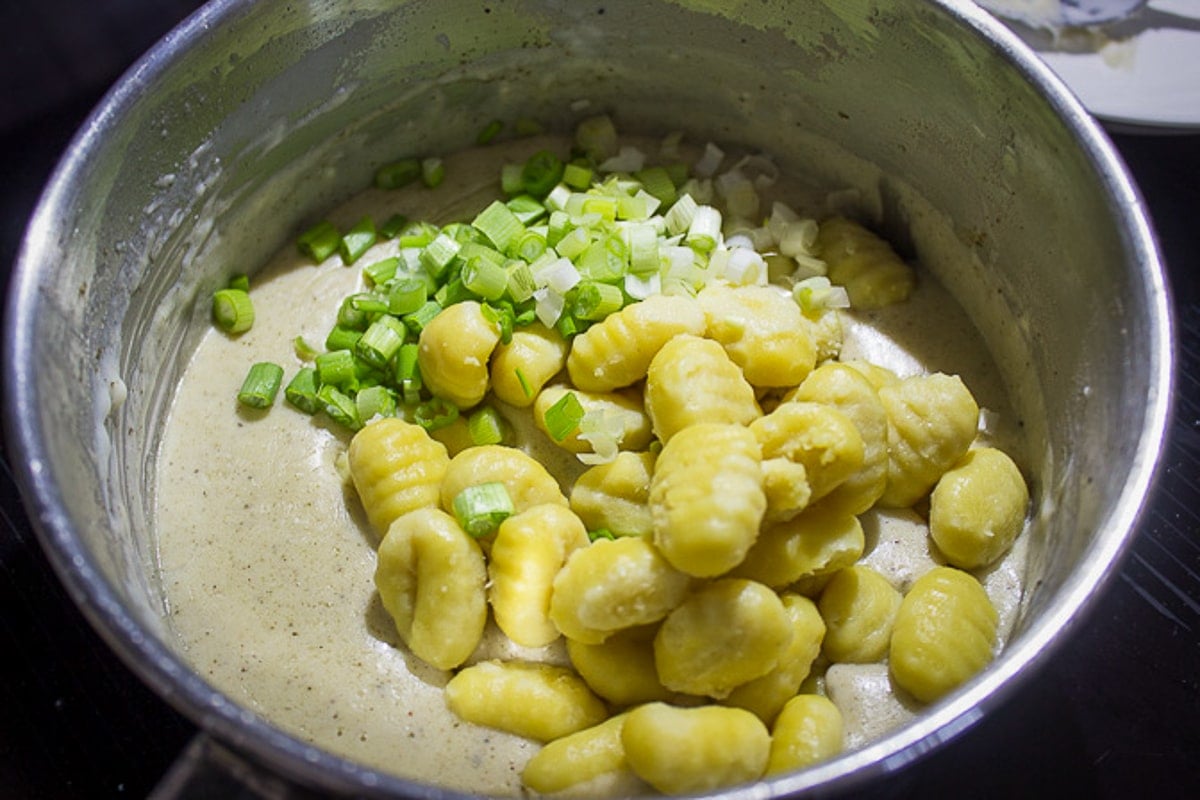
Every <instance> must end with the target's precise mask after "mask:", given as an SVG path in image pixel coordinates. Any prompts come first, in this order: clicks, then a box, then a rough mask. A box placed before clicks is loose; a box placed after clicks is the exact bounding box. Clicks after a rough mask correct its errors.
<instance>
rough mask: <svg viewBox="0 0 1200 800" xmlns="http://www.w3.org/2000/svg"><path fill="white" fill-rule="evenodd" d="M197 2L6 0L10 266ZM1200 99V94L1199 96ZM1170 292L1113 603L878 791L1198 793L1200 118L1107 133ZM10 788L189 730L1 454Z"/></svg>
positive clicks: (33, 793) (46, 786)
mask: <svg viewBox="0 0 1200 800" xmlns="http://www.w3.org/2000/svg"><path fill="white" fill-rule="evenodd" d="M199 5H201V3H199V2H196V0H0V31H3V33H4V40H5V42H4V46H3V47H0V270H2V271H3V272H2V275H3V281H4V284H5V285H7V281H8V275H9V273H10V270H11V268H12V264H13V262H14V260H15V259H16V257H17V253H18V250H19V246H20V239H21V235H22V232H23V230H24V228H25V225H26V223H27V221H28V217H29V215H30V213H31V211H32V209H33V208H34V206H35V204H36V202H37V198H38V195H39V192H40V190H41V187H42V186H43V185H44V183H45V182H46V180H47V178H48V177H49V175H50V173H51V171H52V170H53V168H54V165H55V163H56V162H57V160H58V158H59V157H60V156H61V155H62V153H63V152H64V151H65V150H66V149H67V148H68V147H69V146H70V141H71V138H72V136H73V135H74V133H75V131H76V130H77V129H78V128H79V126H80V125H82V124H83V123H84V121H85V120H86V118H87V115H88V114H89V113H90V111H91V109H92V108H93V107H94V106H95V105H96V104H97V103H98V102H99V100H100V99H101V98H102V96H103V94H104V92H105V91H106V90H107V89H108V87H109V86H111V85H112V83H113V82H114V81H116V80H117V79H118V78H119V77H120V75H121V73H122V72H123V71H124V70H126V69H127V68H129V67H130V65H131V64H133V63H134V62H135V61H136V59H137V58H138V57H139V56H140V55H141V54H142V53H144V52H145V51H146V50H148V49H149V48H150V47H152V46H153V45H154V44H155V42H156V41H158V40H159V39H160V38H161V37H162V36H164V35H166V34H167V33H168V32H169V31H170V30H171V28H172V27H174V26H175V25H176V24H178V23H179V22H181V21H182V20H183V19H185V18H186V17H187V16H188V15H189V14H190V13H192V12H193V11H194V10H195V9H196V8H197V7H198V6H199ZM1198 110H1200V109H1198ZM1112 138H1113V141H1114V143H1115V144H1116V146H1117V148H1118V150H1119V151H1120V153H1121V155H1122V156H1123V158H1124V159H1125V161H1126V163H1127V164H1128V166H1129V168H1130V171H1131V173H1132V174H1133V176H1134V178H1135V180H1136V181H1137V183H1138V185H1139V187H1140V188H1141V190H1142V192H1143V194H1144V197H1145V200H1146V203H1147V205H1148V207H1149V210H1150V214H1151V217H1152V219H1153V222H1154V225H1155V227H1156V229H1157V231H1158V234H1159V237H1160V241H1161V244H1162V248H1163V252H1164V255H1165V258H1166V261H1167V264H1168V268H1169V272H1170V279H1171V281H1172V288H1173V291H1174V296H1175V307H1176V314H1177V316H1176V325H1177V329H1178V336H1179V338H1178V342H1179V343H1178V348H1177V350H1178V359H1179V362H1178V363H1179V372H1178V376H1177V389H1176V398H1175V401H1176V406H1175V422H1174V426H1173V430H1172V436H1171V440H1170V442H1169V444H1168V449H1167V452H1166V456H1165V459H1164V461H1163V469H1162V473H1161V478H1160V481H1159V485H1158V486H1157V488H1156V490H1155V492H1154V494H1153V495H1152V497H1151V499H1150V502H1149V505H1148V508H1147V511H1146V513H1145V514H1144V517H1143V519H1142V522H1141V524H1140V526H1139V531H1138V534H1137V538H1136V540H1135V542H1134V544H1133V547H1132V549H1131V552H1130V553H1129V554H1128V556H1127V557H1126V559H1125V561H1124V562H1123V567H1122V570H1121V571H1120V573H1119V574H1118V575H1116V576H1115V577H1114V579H1113V580H1112V581H1111V583H1110V585H1109V586H1108V588H1107V591H1106V592H1105V594H1104V595H1103V597H1102V598H1101V600H1100V602H1099V603H1098V604H1097V605H1096V606H1095V607H1094V608H1093V610H1092V613H1091V614H1090V615H1089V616H1088V617H1087V619H1086V620H1085V622H1084V624H1083V625H1081V626H1080V627H1079V628H1078V629H1077V630H1076V631H1075V632H1074V635H1073V636H1072V637H1071V638H1070V639H1068V640H1067V641H1066V642H1065V644H1064V645H1063V646H1062V647H1061V649H1060V650H1059V651H1058V653H1057V655H1056V658H1055V659H1054V660H1053V662H1052V663H1051V664H1050V665H1049V666H1048V667H1047V668H1045V669H1043V670H1041V671H1039V672H1038V673H1037V674H1036V675H1034V676H1031V677H1030V679H1029V680H1027V681H1025V682H1024V683H1023V684H1022V685H1021V686H1020V687H1018V689H1017V691H1016V692H1015V693H1014V695H1013V697H1012V698H1011V702H1010V703H1008V704H1007V705H1006V706H1005V707H1004V708H1003V709H1001V710H999V711H998V712H996V713H993V714H990V715H988V716H987V717H985V718H984V719H983V720H982V721H981V722H980V723H978V724H977V725H976V726H975V727H973V728H971V729H970V730H968V731H967V732H966V733H964V734H963V735H962V736H960V737H959V738H958V739H956V740H955V741H953V742H951V743H950V744H949V745H948V746H947V747H945V748H943V749H940V750H938V751H937V752H936V753H935V754H934V755H932V756H930V757H928V758H926V759H924V760H922V761H920V762H918V763H917V764H915V765H912V766H910V767H909V768H907V769H906V770H904V771H902V772H901V773H899V774H898V775H897V776H896V777H895V779H894V780H891V781H889V782H888V785H887V786H884V787H877V788H874V789H871V790H867V791H865V792H862V793H859V794H856V795H855V796H856V797H865V798H876V797H878V798H942V797H971V798H984V797H988V798H990V797H994V798H1014V797H1020V798H1051V797H1053V798H1063V797H1093V798H1126V797H1155V798H1159V799H1160V800H1161V798H1176V797H1178V798H1184V797H1187V798H1192V797H1200V287H1198V276H1200V227H1198V220H1197V217H1198V212H1200V132H1197V131H1191V132H1187V131H1179V130H1177V129H1176V130H1165V131H1164V130H1160V131H1158V132H1155V133H1150V134H1146V133H1139V134H1136V135H1135V134H1130V133H1122V132H1115V131H1114V132H1112ZM0 455H2V456H3V460H0V798H104V797H145V796H146V795H147V794H148V793H149V792H150V791H151V790H152V789H153V787H154V786H155V785H156V784H157V782H158V781H159V780H160V778H161V777H162V776H163V774H164V773H165V771H166V770H167V769H168V768H169V767H170V765H171V764H172V763H173V762H174V760H175V758H176V757H177V755H178V754H179V753H180V752H181V750H182V749H183V748H184V747H186V745H187V743H188V742H189V741H190V740H191V738H192V737H193V735H194V734H195V727H194V726H193V725H192V724H191V723H190V722H189V721H187V720H185V719H184V718H182V717H181V716H179V715H177V714H176V713H175V712H174V711H172V710H171V709H170V708H169V706H168V705H167V704H166V703H164V702H163V701H162V700H160V699H159V698H158V697H156V696H155V695H154V694H153V693H151V692H150V691H149V690H148V689H147V688H145V687H144V686H143V685H142V684H141V683H140V682H139V681H138V680H137V679H136V678H134V677H133V675H132V674H131V673H130V672H129V671H128V670H127V669H126V668H125V666H124V665H123V664H122V663H121V662H120V661H119V660H118V659H117V658H116V657H115V656H114V655H113V654H112V653H111V652H110V651H109V650H108V649H107V647H106V646H105V645H104V643H103V642H102V641H101V640H100V639H99V638H98V637H97V636H96V634H95V633H94V632H93V631H92V630H91V628H90V627H89V626H88V624H87V623H86V621H85V620H84V619H83V617H82V616H81V615H80V614H79V612H78V611H77V610H76V609H75V607H74V606H73V604H72V602H71V600H70V598H69V597H68V596H67V595H66V593H65V591H64V590H63V589H62V588H61V586H60V585H59V583H58V582H57V580H56V578H55V576H54V574H53V573H52V572H51V570H50V567H49V565H48V563H47V562H46V560H45V558H44V556H43V555H42V553H41V550H40V548H39V546H38V544H37V541H36V539H35V537H34V534H33V532H32V529H31V527H30V524H29V521H28V519H27V518H26V516H25V513H24V510H23V508H22V506H21V502H20V498H19V496H18V494H17V491H16V488H15V486H14V483H13V480H12V474H11V469H10V466H9V463H8V461H7V452H6V451H5V452H3V453H0Z"/></svg>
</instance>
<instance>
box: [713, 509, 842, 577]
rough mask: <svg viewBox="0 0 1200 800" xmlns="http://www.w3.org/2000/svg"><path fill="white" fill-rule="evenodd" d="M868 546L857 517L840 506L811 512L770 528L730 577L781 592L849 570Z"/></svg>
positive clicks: (764, 532)
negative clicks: (806, 581)
mask: <svg viewBox="0 0 1200 800" xmlns="http://www.w3.org/2000/svg"><path fill="white" fill-rule="evenodd" d="M865 547H866V537H865V535H864V534H863V528H862V523H861V522H859V520H858V517H856V516H854V515H853V514H847V513H845V512H844V511H841V510H839V509H836V508H819V507H818V508H812V509H809V510H807V511H805V512H804V513H803V514H800V515H799V516H797V517H795V518H793V519H790V520H788V521H787V522H781V523H778V524H776V525H770V526H767V527H765V528H764V529H763V530H762V532H761V533H759V535H758V539H756V540H755V542H754V544H753V546H751V548H750V550H749V552H747V553H746V557H745V558H744V559H743V560H742V563H740V564H739V565H738V566H737V567H735V568H734V569H733V570H732V571H731V572H730V574H731V575H736V576H738V577H742V578H750V579H752V580H756V581H759V582H760V583H765V584H767V585H768V586H773V587H775V588H782V587H784V586H788V585H789V584H792V583H795V582H797V581H800V580H804V579H805V578H813V577H817V576H820V575H828V574H830V573H833V572H836V571H838V570H840V569H842V568H844V567H849V566H851V565H853V564H854V562H856V561H858V559H860V558H862V555H863V550H864V549H865Z"/></svg>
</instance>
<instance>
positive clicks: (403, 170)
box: [375, 158, 421, 189]
mask: <svg viewBox="0 0 1200 800" xmlns="http://www.w3.org/2000/svg"><path fill="white" fill-rule="evenodd" d="M419 177H421V162H420V161H419V160H418V159H415V158H405V159H401V160H400V161H393V162H392V163H390V164H384V165H383V166H382V167H380V168H379V169H377V170H375V186H376V187H377V188H379V189H399V188H400V187H402V186H407V185H408V184H410V183H412V182H413V181H415V180H416V179H417V178H419Z"/></svg>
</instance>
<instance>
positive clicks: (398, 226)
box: [379, 214, 408, 239]
mask: <svg viewBox="0 0 1200 800" xmlns="http://www.w3.org/2000/svg"><path fill="white" fill-rule="evenodd" d="M407 225H408V217H406V216H404V215H403V214H392V215H391V216H390V217H388V218H387V219H386V220H384V223H383V224H382V225H380V226H379V236H380V238H383V239H395V238H396V237H397V236H399V235H400V232H401V231H403V230H404V228H405V226H407Z"/></svg>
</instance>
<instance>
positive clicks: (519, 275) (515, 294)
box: [508, 261, 537, 303]
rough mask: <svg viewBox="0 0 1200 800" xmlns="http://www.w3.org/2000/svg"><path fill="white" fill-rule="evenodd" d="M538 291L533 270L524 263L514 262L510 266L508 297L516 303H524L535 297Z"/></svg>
mask: <svg viewBox="0 0 1200 800" xmlns="http://www.w3.org/2000/svg"><path fill="white" fill-rule="evenodd" d="M535 291H537V282H536V281H534V279H533V270H532V269H531V268H530V266H529V264H527V263H526V262H524V261H514V262H512V263H511V264H509V265H508V296H509V297H511V298H512V299H513V302H514V303H524V302H525V301H526V300H528V299H529V298H531V297H533V293H534V292H535Z"/></svg>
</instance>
